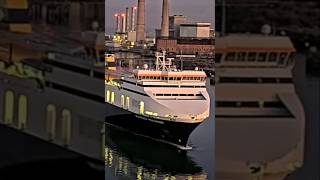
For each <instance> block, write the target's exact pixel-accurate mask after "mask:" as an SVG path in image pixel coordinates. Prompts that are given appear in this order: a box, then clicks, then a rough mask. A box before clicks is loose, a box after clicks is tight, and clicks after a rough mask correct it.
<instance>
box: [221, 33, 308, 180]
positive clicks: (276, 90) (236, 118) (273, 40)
mask: <svg viewBox="0 0 320 180" xmlns="http://www.w3.org/2000/svg"><path fill="white" fill-rule="evenodd" d="M216 47H217V48H216V52H215V53H216V56H215V57H216V59H215V65H216V77H215V81H216V147H217V151H216V152H217V153H216V172H217V175H218V177H219V178H221V179H224V178H226V179H227V178H230V177H231V176H230V177H229V176H228V174H229V175H230V174H234V175H235V176H234V179H252V178H256V177H257V176H270V177H273V178H276V179H282V178H283V177H285V176H286V175H287V174H289V173H291V172H293V171H294V170H295V169H297V168H299V167H301V166H302V164H303V153H304V127H305V114H304V109H303V106H302V104H301V101H300V99H299V97H298V95H297V93H296V91H295V85H294V80H293V73H292V69H293V67H294V65H295V61H296V60H298V59H295V52H296V51H295V48H294V46H293V44H292V42H291V40H290V39H289V38H288V37H285V36H265V35H229V36H223V37H218V38H217V39H216ZM231 179H232V178H231Z"/></svg>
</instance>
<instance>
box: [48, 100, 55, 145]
mask: <svg viewBox="0 0 320 180" xmlns="http://www.w3.org/2000/svg"><path fill="white" fill-rule="evenodd" d="M55 132H56V106H55V105H53V104H49V105H48V106H47V134H48V139H49V140H53V139H54V138H55V134H56V133H55Z"/></svg>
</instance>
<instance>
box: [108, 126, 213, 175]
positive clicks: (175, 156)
mask: <svg viewBox="0 0 320 180" xmlns="http://www.w3.org/2000/svg"><path fill="white" fill-rule="evenodd" d="M106 129H107V131H108V132H107V134H106V135H107V136H106V149H105V150H106V156H105V157H106V162H105V163H106V179H107V180H109V179H110V180H113V179H115V180H118V179H124V180H126V179H130V180H131V179H137V180H160V179H161V180H179V179H187V180H194V179H196V180H206V179H208V175H207V172H206V170H205V169H203V167H201V166H200V165H199V164H197V163H196V162H195V161H194V160H193V158H192V157H191V156H190V155H189V153H188V152H186V151H182V150H178V149H177V148H175V147H171V146H169V145H166V144H163V143H159V142H155V141H153V140H149V139H146V138H144V137H139V136H135V135H132V134H130V133H128V132H123V131H120V130H118V129H116V128H114V127H111V126H109V125H107V128H106Z"/></svg>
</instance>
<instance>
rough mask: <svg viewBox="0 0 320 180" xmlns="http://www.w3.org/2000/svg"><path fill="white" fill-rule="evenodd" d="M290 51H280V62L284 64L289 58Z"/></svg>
mask: <svg viewBox="0 0 320 180" xmlns="http://www.w3.org/2000/svg"><path fill="white" fill-rule="evenodd" d="M287 55H288V53H280V57H279V64H284V63H285V61H286V59H287Z"/></svg>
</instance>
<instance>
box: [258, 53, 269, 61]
mask: <svg viewBox="0 0 320 180" xmlns="http://www.w3.org/2000/svg"><path fill="white" fill-rule="evenodd" d="M266 59H267V53H264V52H262V53H259V55H258V61H259V62H265V61H266Z"/></svg>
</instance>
